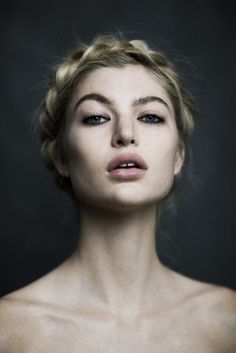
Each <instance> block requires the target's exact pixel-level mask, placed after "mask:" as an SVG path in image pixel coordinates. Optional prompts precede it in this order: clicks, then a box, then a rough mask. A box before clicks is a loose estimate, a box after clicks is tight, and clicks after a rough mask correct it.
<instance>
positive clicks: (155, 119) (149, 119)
mask: <svg viewBox="0 0 236 353" xmlns="http://www.w3.org/2000/svg"><path fill="white" fill-rule="evenodd" d="M138 120H141V121H143V122H144V123H149V124H158V123H163V122H164V119H163V118H161V117H160V116H158V115H156V114H146V115H143V116H141V117H139V118H138Z"/></svg>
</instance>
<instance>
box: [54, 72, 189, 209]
mask: <svg viewBox="0 0 236 353" xmlns="http://www.w3.org/2000/svg"><path fill="white" fill-rule="evenodd" d="M66 119H67V122H66V129H65V140H64V141H65V155H66V162H65V163H64V164H62V163H61V164H58V165H57V167H58V169H59V171H60V172H61V174H63V175H64V176H69V177H70V178H71V183H72V187H73V190H74V193H75V195H76V197H77V199H78V200H79V201H81V202H82V203H87V204H93V205H97V206H101V207H109V208H113V209H120V210H125V209H135V208H137V207H140V206H144V205H148V204H154V203H157V202H159V201H160V200H162V199H163V198H164V197H165V196H166V195H167V194H168V192H169V191H170V189H171V186H172V183H173V178H174V175H176V174H177V173H178V172H179V171H180V169H181V166H182V163H183V154H184V151H183V147H180V143H179V138H178V132H177V128H176V123H175V117H174V111H173V106H172V104H171V102H170V99H169V97H168V95H167V93H166V92H165V90H164V89H163V88H162V87H161V85H160V84H159V83H158V80H157V78H155V77H154V75H153V74H152V73H151V72H150V71H148V70H147V69H145V68H144V67H143V66H141V65H127V66H125V67H124V68H99V69H97V70H95V71H93V72H92V73H90V74H89V75H88V76H87V77H86V78H85V79H84V80H83V81H82V82H81V84H80V85H79V87H78V89H77V90H76V92H75V93H74V95H73V97H72V99H71V102H70V105H69V107H68V110H67V117H66Z"/></svg>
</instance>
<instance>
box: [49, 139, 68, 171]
mask: <svg viewBox="0 0 236 353" xmlns="http://www.w3.org/2000/svg"><path fill="white" fill-rule="evenodd" d="M48 153H49V156H50V158H51V160H52V162H53V164H54V166H55V168H56V169H57V171H58V173H59V174H60V175H61V176H63V177H69V170H68V166H67V163H66V161H65V158H64V156H62V155H61V153H59V151H58V149H57V148H56V141H53V142H50V143H49V145H48Z"/></svg>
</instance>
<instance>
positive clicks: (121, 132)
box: [112, 116, 138, 147]
mask: <svg viewBox="0 0 236 353" xmlns="http://www.w3.org/2000/svg"><path fill="white" fill-rule="evenodd" d="M130 144H131V145H133V146H137V145H138V137H137V134H136V131H135V126H134V121H132V119H131V118H130V117H127V116H126V117H122V118H120V119H119V120H118V121H117V123H116V126H115V127H114V132H113V136H112V146H113V147H122V146H128V145H130Z"/></svg>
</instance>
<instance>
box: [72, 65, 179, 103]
mask: <svg viewBox="0 0 236 353" xmlns="http://www.w3.org/2000/svg"><path fill="white" fill-rule="evenodd" d="M94 92H96V93H99V94H102V95H104V96H106V97H109V98H110V99H112V100H113V101H114V102H117V103H119V101H122V102H123V103H124V102H127V103H128V102H129V101H130V100H133V99H134V98H139V97H144V96H158V97H160V98H162V99H163V100H165V101H166V102H167V104H168V105H169V107H170V108H171V109H173V107H172V104H171V100H170V98H169V95H168V93H167V92H166V90H165V89H164V83H163V82H161V81H160V79H158V77H157V76H155V75H154V73H152V72H151V71H150V70H148V69H147V68H145V67H144V66H142V65H126V66H124V67H123V68H116V67H106V68H98V69H95V70H94V71H92V72H90V73H89V74H88V75H87V76H86V77H85V78H84V79H82V81H81V82H80V83H79V85H78V87H77V89H76V91H75V94H74V97H73V98H72V105H73V100H77V99H78V98H80V97H82V96H84V95H87V94H90V93H94Z"/></svg>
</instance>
